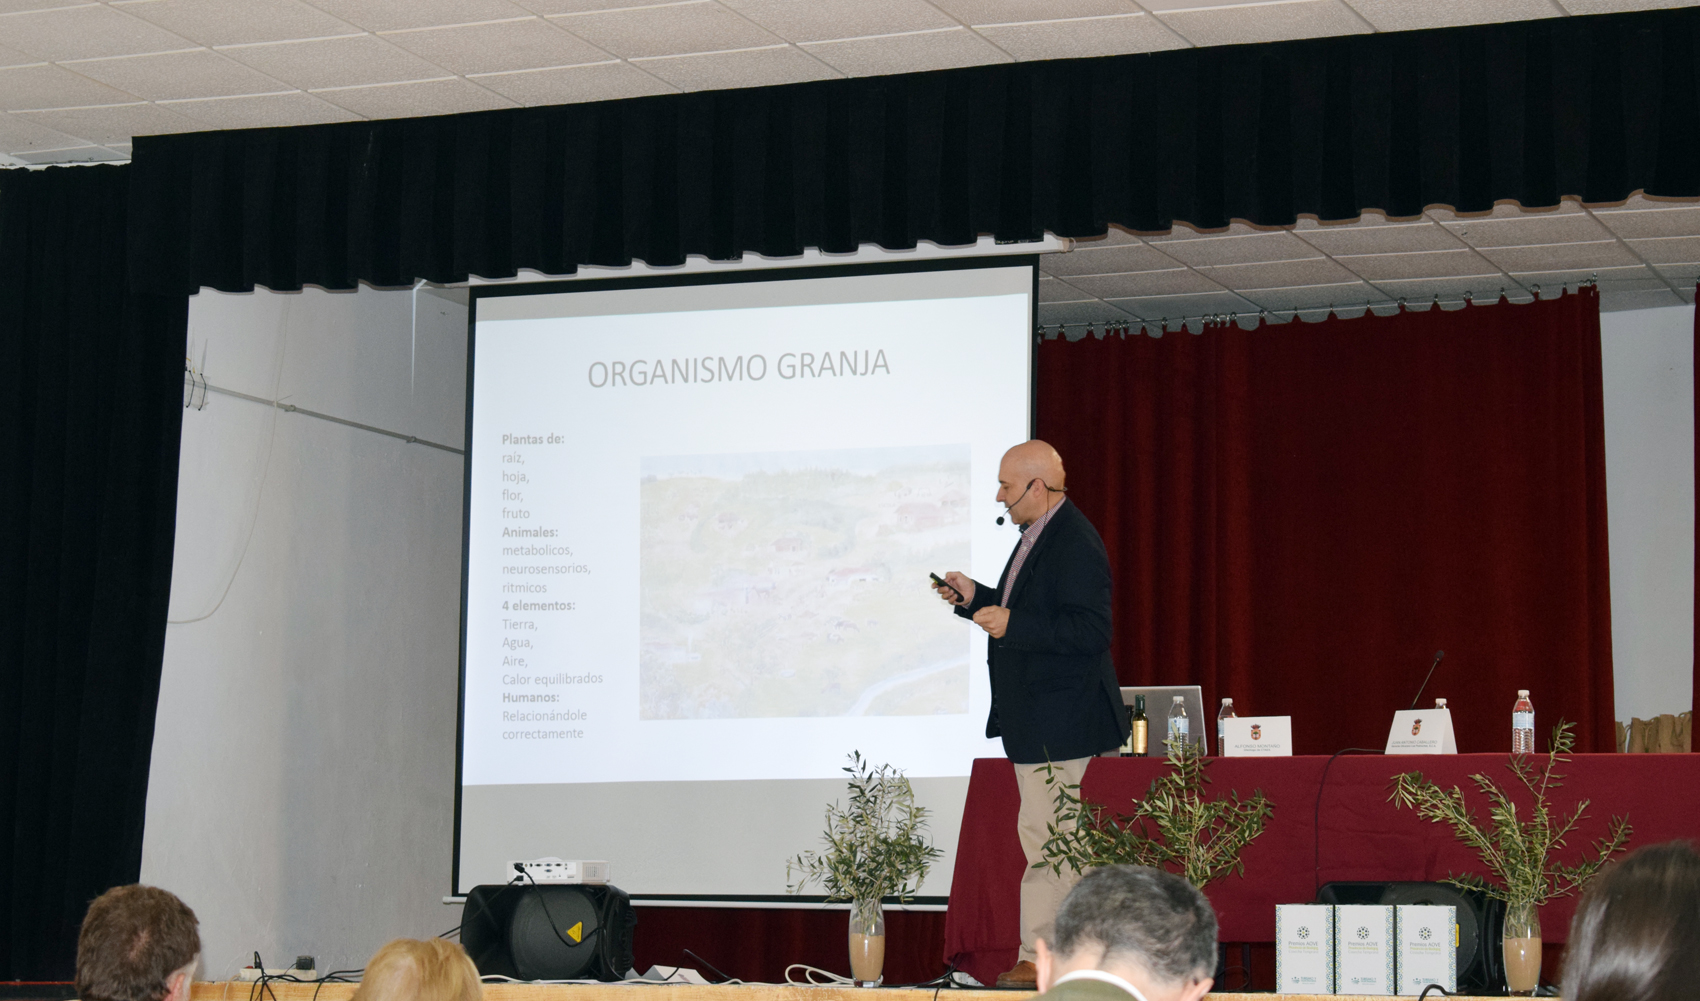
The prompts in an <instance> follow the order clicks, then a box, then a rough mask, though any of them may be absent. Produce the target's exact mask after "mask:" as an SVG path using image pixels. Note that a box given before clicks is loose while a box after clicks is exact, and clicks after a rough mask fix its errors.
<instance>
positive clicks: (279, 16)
mask: <svg viewBox="0 0 1700 1001" xmlns="http://www.w3.org/2000/svg"><path fill="white" fill-rule="evenodd" d="M1687 5H1689V4H1686V3H1672V2H1669V0H1663V2H1660V0H1254V2H1248V3H1220V2H1212V0H1142V2H1138V3H1136V2H1134V0H669V2H661V3H641V4H640V3H635V2H633V0H312V2H307V0H110V2H98V3H97V2H86V0H0V162H10V163H14V164H46V163H74V162H91V161H112V160H123V159H127V158H128V156H129V152H130V142H131V137H132V136H136V135H149V134H158V133H169V132H188V131H200V130H205V129H227V128H251V127H264V126H284V125H306V124H316V123H322V122H339V121H356V120H360V119H374V118H395V117H408V116H415V115H435V114H446V113H454V112H466V111H481V110H487V109H493V108H508V107H517V106H529V105H548V104H564V103H574V102H582V101H599V100H608V99H613V98H621V97H634V96H640V95H647V94H662V93H673V92H678V91H690V90H711V89H724V88H733V87H749V86H762V85H768V84H781V83H793V82H801V81H807V80H821V79H830V78H837V77H849V76H870V75H879V74H886V73H904V72H914V71H923V70H935V69H945V68H950V67H956V66H969V65H976V64H987V63H997V62H1011V61H1017V60H1037V59H1063V58H1074V57H1082V56H1099V55H1111V54H1118V53H1130V52H1148V51H1156V50H1160V49H1173V48H1183V47H1188V46H1210V45H1226V44H1238V43H1248V42H1267V41H1279V40H1283V39H1291V38H1304V37H1319V36H1325V35H1338V34H1349V33H1363V32H1371V31H1400V30H1407V29H1414V28H1429V27H1444V26H1453V25H1460V24H1472V23H1485V22H1496V21H1511V20H1525V19H1533V18H1545V17H1567V16H1573V15H1583V14H1595V13H1610V12H1618V11H1627V10H1640V9H1650V8H1658V7H1672V6H1687ZM1045 261H1046V263H1045V264H1044V265H1043V269H1044V271H1045V273H1046V277H1045V279H1044V280H1043V281H1042V282H1041V293H1040V294H1041V303H1042V304H1041V307H1040V319H1041V322H1043V323H1045V324H1046V325H1049V326H1053V327H1054V326H1055V325H1057V324H1072V325H1076V326H1081V325H1087V324H1090V325H1094V326H1102V325H1103V324H1104V323H1106V322H1112V323H1119V322H1129V323H1137V322H1140V321H1158V320H1161V319H1164V318H1168V319H1170V320H1178V319H1180V318H1196V317H1199V316H1203V315H1211V314H1231V313H1238V314H1240V315H1242V316H1244V315H1247V314H1256V313H1258V312H1260V311H1262V310H1270V311H1274V312H1276V313H1277V314H1278V315H1282V316H1286V315H1291V314H1292V312H1294V311H1303V313H1302V315H1305V316H1307V317H1315V316H1321V315H1325V314H1326V312H1327V310H1328V307H1329V306H1335V307H1337V308H1338V309H1339V310H1340V311H1341V312H1349V311H1353V310H1356V309H1362V308H1364V307H1365V306H1366V305H1375V304H1387V303H1393V302H1397V301H1398V300H1399V299H1401V298H1404V299H1407V300H1409V301H1412V302H1426V301H1432V300H1433V299H1435V298H1436V297H1438V298H1439V299H1440V300H1441V301H1443V302H1446V303H1456V302H1459V301H1461V300H1462V298H1463V296H1464V295H1465V294H1466V293H1474V295H1475V296H1477V297H1478V298H1480V297H1483V296H1497V295H1498V294H1499V291H1500V289H1501V288H1503V289H1505V290H1506V293H1507V294H1508V295H1509V296H1511V297H1512V298H1514V299H1515V298H1525V299H1526V298H1527V297H1528V296H1530V295H1532V294H1534V292H1535V289H1536V287H1537V286H1539V287H1540V289H1541V290H1542V291H1543V293H1548V294H1550V293H1551V292H1553V291H1554V290H1555V289H1557V288H1558V287H1559V286H1560V285H1561V284H1563V283H1567V282H1568V283H1574V282H1576V281H1578V280H1584V279H1589V278H1590V277H1597V279H1598V281H1599V283H1600V289H1601V293H1602V305H1603V306H1604V308H1606V309H1631V308H1643V307H1647V306H1657V305H1677V304H1679V303H1682V302H1692V301H1693V289H1694V281H1695V278H1696V276H1697V275H1700V205H1696V204H1686V203H1671V202H1665V201H1651V200H1646V199H1641V198H1636V199H1633V200H1631V202H1629V203H1628V204H1626V205H1623V206H1595V207H1584V206H1582V205H1580V204H1578V203H1576V202H1565V203H1564V204H1563V205H1561V206H1559V207H1558V208H1557V209H1553V210H1545V211H1529V212H1525V211H1522V210H1520V209H1518V208H1517V207H1516V206H1509V205H1508V206H1501V207H1500V208H1499V209H1496V210H1495V211H1494V212H1493V213H1492V214H1491V216H1489V217H1484V218H1475V219H1464V218H1458V217H1454V216H1453V215H1452V214H1451V213H1448V212H1446V211H1444V210H1439V209H1435V210H1431V211H1429V212H1428V213H1426V214H1425V215H1424V216H1422V217H1421V218H1418V219H1408V220H1386V219H1383V218H1381V217H1379V216H1376V215H1374V214H1366V215H1365V216H1364V217H1363V218H1362V219H1361V220H1359V221H1357V222H1355V223H1351V224H1344V225H1335V224H1328V225H1324V224H1319V223H1317V222H1315V221H1309V220H1306V221H1301V222H1300V223H1299V224H1298V225H1297V226H1296V227H1292V228H1290V229H1288V230H1259V229H1254V228H1252V227H1248V226H1244V225H1239V224H1236V225H1235V226H1233V227H1231V228H1230V229H1229V230H1227V231H1225V232H1221V233H1197V232H1194V231H1192V230H1190V229H1187V228H1185V227H1184V226H1178V227H1176V229H1175V231H1174V232H1173V233H1170V234H1167V235H1162V236H1143V237H1142V236H1137V235H1134V234H1131V233H1126V232H1123V231H1119V230H1112V231H1111V233H1110V235H1109V236H1108V237H1106V238H1105V239H1103V240H1099V241H1086V242H1082V243H1080V244H1079V246H1078V249H1076V250H1075V251H1074V252H1072V253H1069V254H1060V255H1052V256H1049V257H1047V258H1046V259H1045Z"/></svg>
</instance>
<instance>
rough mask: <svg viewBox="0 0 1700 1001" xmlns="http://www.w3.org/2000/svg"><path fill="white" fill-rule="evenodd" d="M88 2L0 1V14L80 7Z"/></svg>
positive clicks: (53, 0) (77, 0)
mask: <svg viewBox="0 0 1700 1001" xmlns="http://www.w3.org/2000/svg"><path fill="white" fill-rule="evenodd" d="M88 3H89V0H0V14H15V13H17V12H18V11H21V10H47V9H48V8H50V7H82V6H86V5H87V4H88Z"/></svg>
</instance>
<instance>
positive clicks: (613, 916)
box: [460, 883, 637, 980]
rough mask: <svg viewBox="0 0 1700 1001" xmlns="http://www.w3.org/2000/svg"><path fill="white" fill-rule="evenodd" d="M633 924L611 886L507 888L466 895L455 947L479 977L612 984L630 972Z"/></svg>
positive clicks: (621, 894) (633, 915) (627, 902)
mask: <svg viewBox="0 0 1700 1001" xmlns="http://www.w3.org/2000/svg"><path fill="white" fill-rule="evenodd" d="M636 927H637V912H636V911H634V910H632V901H631V898H630V897H628V896H626V891H624V890H622V889H620V888H619V887H617V886H607V885H601V886H598V885H592V884H585V885H576V884H561V883H544V884H542V885H537V884H533V883H506V884H503V885H500V886H475V887H473V888H472V892H471V893H468V894H467V895H466V906H465V908H464V909H463V910H462V911H461V925H460V944H461V945H463V946H465V947H466V953H467V955H469V956H471V957H472V963H473V965H474V966H477V967H478V972H479V973H480V974H481V975H483V976H503V977H512V978H514V979H515V980H619V979H622V978H623V977H625V975H626V971H627V970H629V969H631V967H632V930H633V929H634V928H636Z"/></svg>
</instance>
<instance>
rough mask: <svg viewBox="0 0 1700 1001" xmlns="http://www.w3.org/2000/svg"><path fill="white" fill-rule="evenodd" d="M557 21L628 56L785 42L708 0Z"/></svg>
mask: <svg viewBox="0 0 1700 1001" xmlns="http://www.w3.org/2000/svg"><path fill="white" fill-rule="evenodd" d="M555 23H556V24H559V25H560V26H561V27H563V28H565V29H567V30H568V31H570V32H572V33H573V34H575V35H577V36H579V37H580V38H582V39H584V40H586V41H588V42H590V43H591V44H592V45H598V46H601V47H602V48H604V49H607V50H608V51H609V52H612V53H614V54H615V55H617V56H624V57H627V58H630V57H632V56H672V55H684V54H686V53H691V52H721V51H725V50H727V49H752V48H757V47H759V46H763V45H773V44H774V43H776V42H779V41H782V39H781V38H779V36H777V35H772V34H769V33H768V32H766V31H763V30H762V29H761V28H758V27H757V26H755V25H754V24H751V23H750V22H749V21H746V20H744V19H743V18H741V17H739V16H738V15H736V14H734V13H732V12H731V11H729V10H727V9H726V8H724V7H722V6H720V5H719V4H717V3H710V2H708V0H689V2H687V3H677V4H668V5H665V6H660V7H640V8H637V9H635V10H616V11H605V12H598V13H594V14H572V15H563V16H561V17H558V18H556V19H555Z"/></svg>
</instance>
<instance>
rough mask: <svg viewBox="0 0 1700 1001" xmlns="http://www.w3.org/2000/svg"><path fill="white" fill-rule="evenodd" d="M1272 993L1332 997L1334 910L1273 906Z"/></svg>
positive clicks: (1326, 906) (1327, 906)
mask: <svg viewBox="0 0 1700 1001" xmlns="http://www.w3.org/2000/svg"><path fill="white" fill-rule="evenodd" d="M1275 992H1276V993H1277V994H1332V993H1334V906H1333V905H1332V904H1276V905H1275Z"/></svg>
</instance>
